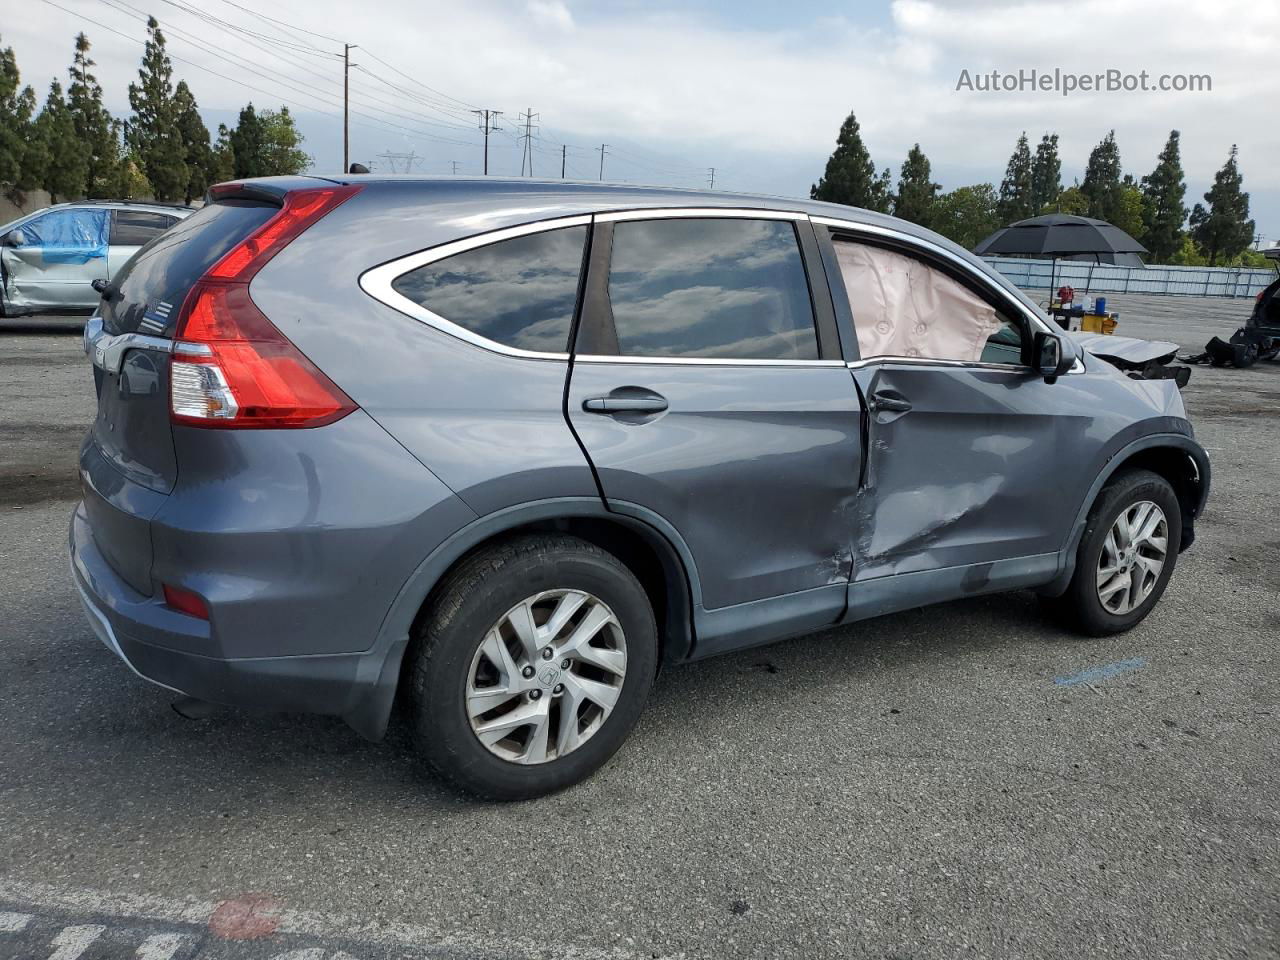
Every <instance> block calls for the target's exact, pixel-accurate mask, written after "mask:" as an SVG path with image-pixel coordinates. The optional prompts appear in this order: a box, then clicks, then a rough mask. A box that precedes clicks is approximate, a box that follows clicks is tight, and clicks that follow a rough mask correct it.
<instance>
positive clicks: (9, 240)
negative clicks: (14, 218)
mask: <svg viewBox="0 0 1280 960" xmlns="http://www.w3.org/2000/svg"><path fill="white" fill-rule="evenodd" d="M26 242H27V238H26V236H25V235H24V234H23V232H22V229H21V228H20V227H15V228H14V229H13V230H10V231H9V232H8V233H6V234H5V235H4V236H3V237H0V246H4V247H20V246H22V245H23V244H24V243H26Z"/></svg>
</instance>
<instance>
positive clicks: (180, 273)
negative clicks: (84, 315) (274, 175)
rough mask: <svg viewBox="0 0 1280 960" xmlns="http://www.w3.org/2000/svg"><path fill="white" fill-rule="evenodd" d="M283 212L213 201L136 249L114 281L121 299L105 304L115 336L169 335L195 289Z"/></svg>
mask: <svg viewBox="0 0 1280 960" xmlns="http://www.w3.org/2000/svg"><path fill="white" fill-rule="evenodd" d="M279 209H280V208H279V207H277V206H275V205H273V204H270V203H258V202H255V201H252V200H224V201H220V202H218V203H210V204H207V205H206V206H204V207H202V208H201V209H200V210H197V211H196V212H195V213H193V214H192V215H191V216H189V217H187V218H186V219H185V220H180V221H178V222H177V223H176V224H174V226H173V227H172V228H171V229H170V230H168V231H167V232H165V233H162V234H161V235H160V236H158V237H156V238H155V239H154V240H152V241H151V242H150V243H148V244H147V245H146V246H145V247H143V248H142V249H141V250H139V251H138V253H137V255H136V256H134V257H133V259H131V260H130V261H129V262H128V263H127V264H126V265H125V267H124V268H123V269H122V270H121V271H120V272H119V273H118V274H116V275H115V276H114V277H113V278H112V281H113V283H114V285H115V286H116V288H117V289H118V290H119V291H120V296H119V297H118V298H114V297H113V298H112V299H111V301H110V303H107V304H104V305H103V314H102V319H103V324H104V326H105V327H106V329H107V330H108V331H110V332H112V333H133V332H137V333H147V334H151V335H152V336H168V335H172V333H173V325H174V323H175V322H176V321H177V319H178V310H179V308H180V307H181V306H182V300H183V298H184V297H185V296H186V295H187V291H188V290H190V289H191V286H192V285H193V284H194V283H195V282H196V281H197V280H199V279H200V278H201V277H202V276H204V273H205V271H206V270H208V269H209V268H210V267H211V266H213V264H214V263H216V262H217V260H218V258H219V257H221V256H222V255H223V254H224V253H226V252H227V251H228V250H230V249H231V248H232V247H233V246H235V245H236V244H237V243H239V242H240V241H241V240H243V239H244V238H245V237H247V236H248V235H249V234H250V233H252V232H253V231H254V230H256V229H257V228H258V227H260V226H261V225H262V224H264V223H266V222H267V220H269V219H270V218H271V216H272V214H274V213H276V212H277V211H278V210H279Z"/></svg>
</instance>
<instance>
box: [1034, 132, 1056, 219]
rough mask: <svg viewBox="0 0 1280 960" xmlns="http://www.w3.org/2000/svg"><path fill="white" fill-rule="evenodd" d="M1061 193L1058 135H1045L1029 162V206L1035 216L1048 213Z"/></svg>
mask: <svg viewBox="0 0 1280 960" xmlns="http://www.w3.org/2000/svg"><path fill="white" fill-rule="evenodd" d="M1061 192H1062V161H1061V160H1060V159H1059V158H1058V135H1057V134H1056V133H1053V134H1049V133H1046V134H1045V135H1044V136H1042V137H1041V138H1040V143H1039V144H1038V145H1037V146H1036V155H1035V157H1033V158H1032V160H1031V205H1032V207H1034V208H1035V212H1036V213H1037V214H1041V213H1048V212H1049V211H1050V210H1052V209H1053V208H1054V206H1055V205H1056V204H1057V202H1058V194H1060V193H1061Z"/></svg>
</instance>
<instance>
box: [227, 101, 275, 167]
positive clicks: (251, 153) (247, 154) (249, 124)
mask: <svg viewBox="0 0 1280 960" xmlns="http://www.w3.org/2000/svg"><path fill="white" fill-rule="evenodd" d="M264 141H265V133H264V131H263V129H262V120H261V119H259V117H258V114H257V111H255V110H254V109H253V104H252V103H250V104H249V105H248V106H246V107H245V108H244V109H243V110H241V111H240V119H239V122H237V123H236V128H235V129H234V130H232V131H231V137H230V142H231V156H232V158H233V160H232V162H233V170H232V176H234V177H235V178H236V179H237V180H241V179H244V178H245V177H262V176H266V169H267V168H266V159H265V157H264V152H265V142H264Z"/></svg>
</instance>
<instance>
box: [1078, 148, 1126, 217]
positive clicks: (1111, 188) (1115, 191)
mask: <svg viewBox="0 0 1280 960" xmlns="http://www.w3.org/2000/svg"><path fill="white" fill-rule="evenodd" d="M1122 187H1123V184H1122V183H1121V180H1120V147H1119V146H1117V145H1116V132H1115V131H1114V130H1110V131H1108V132H1107V135H1106V136H1105V137H1103V138H1102V142H1101V143H1099V144H1098V145H1097V146H1096V147H1094V148H1093V150H1092V151H1091V152H1090V153H1089V163H1088V165H1087V166H1086V167H1085V170H1084V181H1083V182H1082V183H1081V184H1080V190H1081V192H1083V193H1084V195H1085V197H1086V198H1087V199H1088V201H1089V213H1088V216H1090V217H1096V218H1097V219H1099V220H1106V221H1108V222H1109V223H1115V221H1116V219H1117V218H1118V217H1121V216H1122V215H1123V212H1124V211H1123V206H1124V202H1125V201H1124V197H1123V195H1122V193H1121V190H1122Z"/></svg>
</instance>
